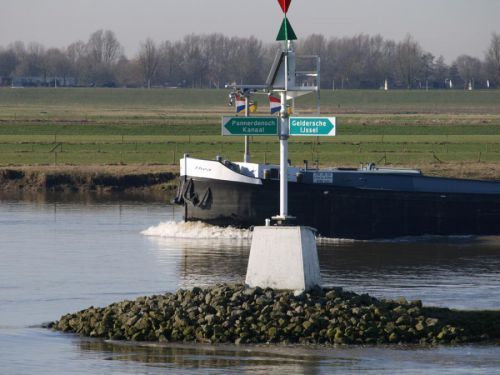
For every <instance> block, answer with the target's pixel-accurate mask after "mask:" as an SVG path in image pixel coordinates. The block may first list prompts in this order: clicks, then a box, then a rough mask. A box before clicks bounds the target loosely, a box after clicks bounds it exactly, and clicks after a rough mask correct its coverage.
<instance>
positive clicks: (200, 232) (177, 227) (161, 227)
mask: <svg viewBox="0 0 500 375" xmlns="http://www.w3.org/2000/svg"><path fill="white" fill-rule="evenodd" d="M141 233H142V234H143V235H145V236H152V237H162V238H190V239H191V238H197V239H237V240H249V239H251V238H252V232H251V231H250V230H248V229H238V228H233V227H226V228H222V227H217V226H214V225H209V224H206V223H202V222H198V221H192V222H191V221H189V222H176V221H167V222H164V223H160V224H158V225H155V226H152V227H149V228H148V229H146V230H144V231H142V232H141Z"/></svg>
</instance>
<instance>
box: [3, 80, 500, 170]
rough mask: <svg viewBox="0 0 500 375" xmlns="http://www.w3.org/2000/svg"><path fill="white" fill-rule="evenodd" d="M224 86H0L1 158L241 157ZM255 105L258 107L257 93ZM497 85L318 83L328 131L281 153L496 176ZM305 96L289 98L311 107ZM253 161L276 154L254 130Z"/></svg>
mask: <svg viewBox="0 0 500 375" xmlns="http://www.w3.org/2000/svg"><path fill="white" fill-rule="evenodd" d="M227 93H228V92H227V91H226V90H185V89H180V90H179V89H172V90H139V89H0V167H9V168H20V167H25V166H31V167H33V168H37V167H39V168H41V169H43V168H49V167H55V168H60V167H61V166H67V167H71V166H96V165H99V166H103V167H106V166H121V167H124V168H126V167H129V166H130V168H131V169H133V168H136V167H139V166H141V168H144V167H149V166H155V165H161V166H164V169H165V170H166V169H167V166H169V165H177V164H178V159H179V158H180V157H181V156H182V155H183V154H184V153H189V154H190V155H192V156H196V157H202V158H213V157H214V156H215V155H216V154H220V155H222V156H224V157H225V158H227V159H232V160H241V158H242V154H243V142H242V138H241V137H222V136H220V116H221V115H222V114H226V115H229V114H231V113H232V112H231V111H232V110H233V109H231V108H229V107H227V105H226V101H227ZM257 99H258V100H259V101H260V102H261V110H260V112H261V114H265V113H266V112H267V100H266V98H265V97H258V98H257ZM498 103H500V91H495V90H491V91H472V92H468V91H389V92H384V91H364V90H338V91H335V92H332V91H324V92H322V112H323V113H324V114H330V115H337V117H338V134H339V135H338V136H337V137H335V138H314V137H313V138H304V137H302V138H301V137H296V138H292V139H291V144H290V159H291V160H292V162H293V163H294V164H296V165H301V164H302V162H303V160H309V162H310V164H316V163H318V164H319V165H320V166H335V165H343V166H357V165H359V164H360V163H367V162H378V163H379V164H384V165H388V166H405V167H417V168H419V169H422V170H424V171H425V172H430V173H441V172H444V173H445V174H447V175H452V176H457V177H479V178H490V179H499V178H500V173H498V172H499V169H500V168H498V167H497V165H500V106H499V105H498ZM313 108H315V107H314V98H313V97H312V96H310V97H304V98H301V99H300V100H298V101H297V109H296V112H297V113H298V114H305V115H308V114H311V113H312V112H311V109H313ZM252 141H253V142H252V148H251V151H252V157H253V160H254V161H256V162H270V163H277V162H278V160H279V151H278V150H279V147H278V141H277V139H276V137H263V138H260V137H254V139H253V140H252Z"/></svg>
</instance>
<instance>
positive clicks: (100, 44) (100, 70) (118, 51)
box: [86, 30, 123, 86]
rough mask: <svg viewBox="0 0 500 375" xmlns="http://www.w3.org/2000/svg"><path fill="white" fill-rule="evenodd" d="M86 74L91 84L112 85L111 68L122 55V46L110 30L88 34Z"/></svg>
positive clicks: (113, 83) (112, 73)
mask: <svg viewBox="0 0 500 375" xmlns="http://www.w3.org/2000/svg"><path fill="white" fill-rule="evenodd" d="M86 47H87V55H88V73H87V74H88V76H89V78H91V80H92V82H91V83H93V84H96V85H104V86H114V85H115V82H114V81H115V77H114V72H113V68H114V65H115V64H116V63H117V61H118V59H119V58H120V57H121V55H122V51H123V48H122V46H121V44H120V42H119V41H118V39H117V38H116V36H115V33H114V32H112V31H110V30H106V31H103V30H98V31H96V32H94V33H93V34H91V35H90V38H89V41H88V43H87V46H86Z"/></svg>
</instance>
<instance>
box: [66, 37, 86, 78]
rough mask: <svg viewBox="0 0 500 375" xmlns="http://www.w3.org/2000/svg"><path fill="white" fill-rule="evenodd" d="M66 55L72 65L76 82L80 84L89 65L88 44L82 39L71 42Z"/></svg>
mask: <svg viewBox="0 0 500 375" xmlns="http://www.w3.org/2000/svg"><path fill="white" fill-rule="evenodd" d="M66 56H67V57H68V60H69V63H70V65H71V71H72V74H73V76H74V78H75V81H76V82H75V83H76V84H77V85H78V84H80V83H81V82H82V81H83V80H84V76H85V72H86V68H87V65H88V56H87V46H86V45H85V43H84V42H82V41H81V40H79V41H78V42H74V43H71V44H70V45H69V46H68V48H67V49H66Z"/></svg>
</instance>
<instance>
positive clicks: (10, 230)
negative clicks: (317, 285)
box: [0, 198, 500, 374]
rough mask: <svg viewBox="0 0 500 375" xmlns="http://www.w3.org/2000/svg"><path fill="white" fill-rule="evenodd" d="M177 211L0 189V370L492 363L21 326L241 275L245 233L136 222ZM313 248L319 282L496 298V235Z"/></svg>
mask: <svg viewBox="0 0 500 375" xmlns="http://www.w3.org/2000/svg"><path fill="white" fill-rule="evenodd" d="M180 215H181V212H180V211H179V210H175V208H173V207H167V206H165V205H164V204H160V203H144V202H133V201H112V200H99V199H98V200H93V199H90V200H86V201H85V202H84V203H81V202H77V203H75V202H72V201H71V200H64V201H58V200H53V201H49V202H47V201H44V200H39V201H34V202H33V201H17V200H15V199H11V198H9V199H4V200H2V198H0V260H1V261H0V363H1V365H2V368H1V370H0V372H1V373H21V374H24V373H28V374H29V373H33V372H37V371H39V370H40V369H41V368H43V369H47V368H51V373H53V374H67V373H82V374H95V373H109V374H114V373H116V374H123V373H130V374H135V373H148V374H156V373H163V372H164V371H165V368H168V369H170V370H172V372H173V373H197V372H204V373H214V374H215V373H226V374H232V373H238V372H251V373H262V374H269V373H280V374H281V373H286V372H288V373H291V374H294V373H304V374H323V373H325V374H327V373H331V372H335V371H337V372H340V373H345V372H347V373H350V372H359V371H362V372H370V371H371V372H374V373H380V372H385V373H405V372H406V373H415V372H420V371H425V372H427V373H447V372H448V373H472V372H475V373H481V372H483V373H492V372H494V371H495V370H497V369H498V367H499V366H500V363H499V359H498V347H495V346H485V347H482V346H466V347H444V348H433V349H425V348H417V347H413V348H412V347H409V348H406V349H405V350H403V349H402V348H387V347H385V348H384V347H377V348H336V349H326V348H313V349H311V348H300V347H276V346H260V347H245V346H242V347H235V346H198V345H169V346H165V347H158V346H149V347H148V346H142V347H137V346H130V345H123V344H115V343H106V342H100V341H93V340H82V339H79V338H75V337H74V336H71V335H63V334H59V333H54V332H50V331H45V330H39V329H33V328H29V327H30V326H32V325H38V324H40V323H42V322H44V321H49V320H53V319H57V318H58V317H59V316H61V315H62V314H65V313H68V312H72V311H78V310H81V309H83V308H87V307H89V306H91V305H94V306H104V305H107V304H109V303H111V302H115V301H119V300H123V299H134V298H136V297H137V296H140V295H145V294H160V293H164V292H166V291H169V292H171V291H175V290H176V289H178V288H180V287H184V288H186V287H191V286H194V285H201V286H203V285H212V284H215V283H218V282H242V281H243V280H244V277H245V272H246V266H247V259H248V252H249V248H250V241H249V240H248V239H246V237H244V238H241V237H237V238H233V237H231V238H224V236H219V237H218V238H217V239H207V238H204V239H200V238H198V239H193V238H191V239H181V238H168V237H151V236H145V235H143V234H141V232H142V231H144V230H146V229H148V228H151V227H158V224H159V223H162V222H168V221H171V220H179V219H180ZM219 233H220V232H219ZM319 259H320V263H321V272H322V277H323V280H324V281H325V283H326V284H328V285H335V286H343V287H345V288H346V289H350V290H355V291H359V292H370V293H373V294H375V295H377V296H381V297H390V298H393V297H394V298H395V297H399V296H401V295H404V296H406V297H408V298H409V299H422V300H423V302H424V303H426V304H432V305H440V306H450V307H463V308H468V309H477V308H495V309H498V308H499V307H500V240H499V239H498V238H491V237H490V238H451V239H449V238H448V239H442V238H441V239H438V238H428V239H423V240H422V239H419V240H418V241H415V240H411V241H408V240H406V241H388V242H356V241H330V242H321V243H320V245H319Z"/></svg>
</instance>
